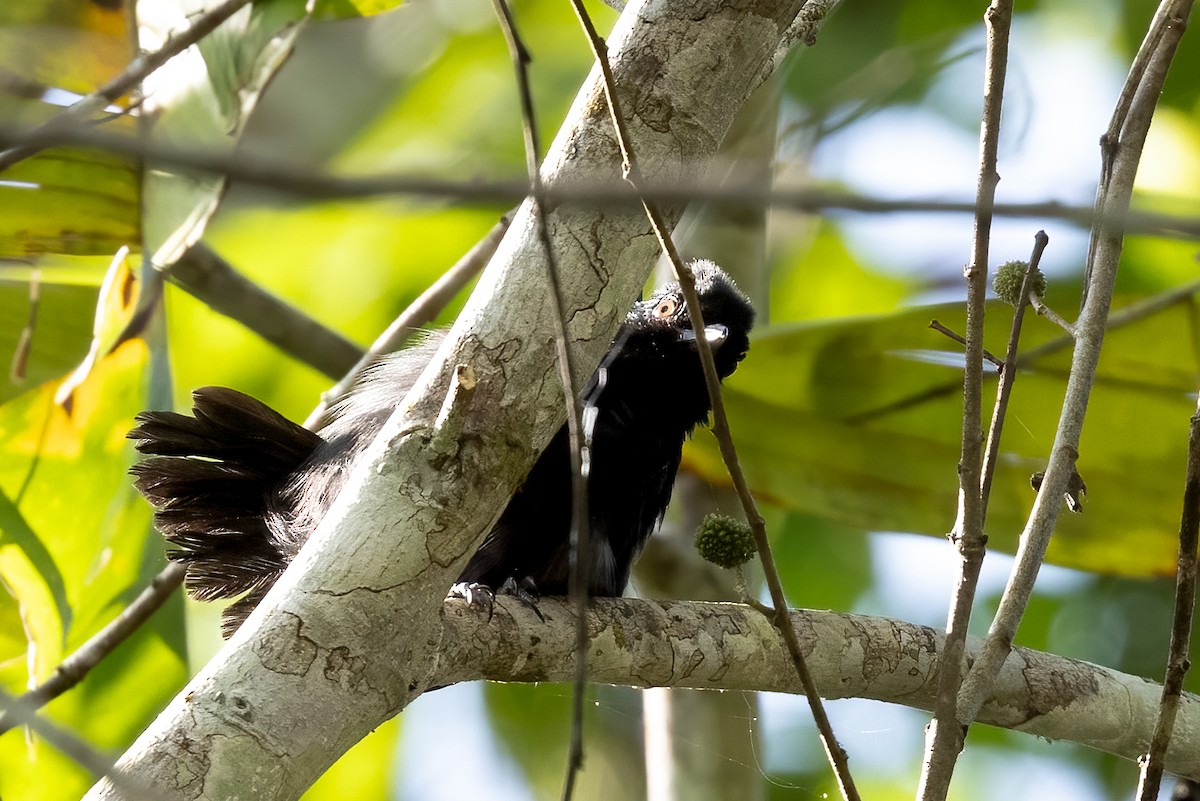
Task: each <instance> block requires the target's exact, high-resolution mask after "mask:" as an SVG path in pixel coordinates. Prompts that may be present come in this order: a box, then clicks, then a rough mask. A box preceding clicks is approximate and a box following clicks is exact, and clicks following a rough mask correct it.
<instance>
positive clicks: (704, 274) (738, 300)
mask: <svg viewBox="0 0 1200 801" xmlns="http://www.w3.org/2000/svg"><path fill="white" fill-rule="evenodd" d="M689 269H690V270H691V271H692V275H693V276H695V279H696V294H697V295H698V296H699V297H700V312H701V314H702V315H703V316H704V329H703V330H702V331H698V330H696V328H695V326H693V324H692V319H691V316H690V315H689V314H688V308H687V303H686V302H684V298H683V292H682V290H680V288H679V284H678V283H677V282H674V281H673V282H671V283H669V284H667V285H665V286H663V287H661V288H660V289H658V290H657V291H656V292H655V293H654V294H653V295H651V296H650V297H649V298H647V299H646V300H643V301H639V302H638V303H636V304H634V307H633V308H632V309H631V310H630V311H629V315H628V317H626V318H625V327H624V333H625V334H626V335H627V336H628V337H629V339H628V340H627V342H626V344H625V347H626V348H631V349H633V350H635V351H638V352H639V355H641V356H642V357H651V358H660V359H671V360H675V359H679V358H680V357H682V358H683V359H684V360H686V362H685V363H684V364H683V365H682V366H683V367H684V368H685V369H689V371H690V369H691V368H692V367H693V366H695V367H696V368H697V369H698V365H699V361H698V360H697V359H696V356H695V353H696V339H697V338H698V337H700V336H703V337H704V338H705V339H706V340H708V344H709V347H710V348H711V349H712V354H713V361H714V362H715V363H716V368H717V374H718V375H719V376H720V377H721V378H725V377H726V376H728V375H729V374H730V373H732V372H733V371H734V369H736V368H737V364H738V362H740V361H741V360H742V359H743V358H744V357H745V355H746V350H747V349H748V348H749V347H750V328H751V326H753V324H754V308H753V307H752V306H751V305H750V301H749V300H747V298H746V296H745V295H743V294H742V293H741V291H740V290H739V289H738V288H737V285H736V284H734V282H733V279H732V278H730V277H729V276H728V275H727V274H726V273H725V271H724V270H722V269H721V268H720V267H718V266H717V265H716V264H714V263H713V262H711V261H706V260H703V259H701V260H697V261H694V262H692V263H691V264H690V265H689Z"/></svg>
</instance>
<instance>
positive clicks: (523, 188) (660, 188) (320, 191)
mask: <svg viewBox="0 0 1200 801" xmlns="http://www.w3.org/2000/svg"><path fill="white" fill-rule="evenodd" d="M26 143H37V144H38V146H39V147H42V148H44V147H50V146H52V145H76V146H79V147H89V148H94V149H97V150H103V151H105V152H108V153H113V154H116V155H125V156H132V157H137V158H146V159H149V160H153V161H156V162H159V163H162V164H163V165H165V166H169V167H173V168H175V169H178V170H191V171H195V172H204V173H217V174H220V175H224V176H226V177H228V178H230V179H231V180H234V181H237V182H239V183H242V184H246V185H252V186H260V187H264V188H268V189H272V190H275V191H279V192H286V193H289V194H292V195H295V196H299V197H317V198H323V199H329V198H362V197H376V196H379V195H409V196H412V197H421V198H430V199H436V200H447V199H448V200H460V201H464V202H473V203H480V204H484V203H487V204H490V203H496V202H502V203H509V204H512V203H517V202H519V201H521V200H522V199H523V198H525V197H527V196H528V195H529V194H530V187H529V183H528V182H527V181H503V180H498V181H488V182H484V181H454V180H441V179H435V178H426V177H414V176H404V175H391V176H374V177H351V176H337V175H330V174H329V173H323V172H316V171H314V170H313V169H312V166H311V165H307V164H304V165H302V164H294V163H292V162H289V161H286V160H281V159H275V158H270V157H268V156H264V155H261V154H260V155H256V156H250V155H247V154H245V153H240V152H234V153H228V152H217V151H211V150H202V149H199V148H196V147H184V146H180V145H175V144H171V143H168V142H160V141H156V140H149V141H144V142H143V141H139V140H137V139H135V138H133V137H131V136H125V135H120V134H113V133H110V132H107V131H100V130H92V129H70V130H65V131H61V132H59V131H52V132H47V133H39V132H31V131H30V130H28V129H24V128H14V127H11V126H4V125H0V144H8V145H20V144H26ZM643 192H644V193H645V194H644V196H645V197H646V199H647V200H651V201H654V202H657V203H664V204H678V203H687V202H692V201H701V202H704V201H712V202H724V203H730V204H744V205H747V206H755V207H763V206H773V207H779V208H789V209H796V210H799V211H846V212H856V213H863V214H895V213H906V212H923V213H930V214H974V213H975V203H974V201H948V200H934V199H925V200H888V199H881V198H872V197H864V196H862V195H855V194H851V193H848V192H841V191H831V190H824V189H779V188H773V189H764V188H763V187H762V186H761V185H760V184H758V183H753V182H751V183H747V184H738V183H737V182H729V183H727V184H724V185H722V186H713V185H711V184H710V183H709V182H706V181H703V180H695V181H690V182H689V181H679V182H674V183H670V184H646V185H644V186H643ZM544 199H545V201H546V202H547V203H549V204H552V205H555V204H560V203H590V204H619V203H638V202H639V200H638V197H637V194H636V193H635V192H633V191H632V189H630V187H629V185H628V184H627V183H625V182H623V181H614V182H612V183H611V184H603V183H598V182H596V181H588V182H587V183H575V184H572V183H570V182H566V181H560V182H555V184H554V185H553V186H547V187H545V189H544ZM992 213H993V215H994V216H998V217H1019V218H1033V219H1038V220H1047V219H1056V220H1065V221H1068V222H1071V223H1073V224H1076V225H1079V226H1081V227H1088V226H1091V225H1093V224H1096V223H1097V222H1098V221H1101V220H1104V221H1108V222H1110V223H1112V224H1113V225H1119V226H1121V227H1122V228H1123V229H1124V230H1125V231H1127V232H1129V233H1144V234H1154V235H1156V236H1163V237H1171V238H1178V239H1188V240H1192V239H1200V217H1195V216H1179V215H1171V214H1158V213H1154V212H1148V211H1130V210H1129V209H1112V208H1106V209H1105V211H1104V212H1103V215H1102V216H1098V214H1097V211H1096V209H1095V208H1093V207H1091V206H1086V207H1085V206H1072V205H1068V204H1065V203H1057V202H1053V201H1052V202H1048V203H998V204H996V205H995V206H994V207H993V209H992Z"/></svg>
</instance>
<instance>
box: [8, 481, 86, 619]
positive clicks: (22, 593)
mask: <svg viewBox="0 0 1200 801" xmlns="http://www.w3.org/2000/svg"><path fill="white" fill-rule="evenodd" d="M6 547H15V548H16V549H17V550H18V551H20V552H21V554H22V555H23V556H24V557H25V558H26V559H27V560H28V561H29V564H30V566H31V567H33V569H34V570H35V571H36V573H37V577H38V578H39V579H40V580H41V583H42V585H43V586H42V587H41V588H33V587H30V586H28V583H27V581H28V579H27V578H24V577H20V576H21V574H22V573H24V572H25V571H22V570H20V568H18V567H17V566H16V565H10V566H9V567H8V568H7V569H4V570H3V572H4V574H5V575H6V576H8V577H9V580H10V582H12V583H13V586H12V590H13V594H14V595H16V596H17V597H18V598H37V597H38V596H41V595H42V594H43V592H45V593H49V595H50V596H51V598H52V599H53V602H54V609H55V611H57V613H58V627H59V629H60V631H66V630H67V629H68V628H70V626H71V606H70V604H69V603H68V602H67V591H66V587H65V586H64V585H63V578H62V574H61V573H59V572H58V565H56V564H54V557H52V556H51V555H50V552H49V551H48V550H46V546H45V545H44V544H43V543H42V541H41V540H40V539H38V535H37V533H36V532H35V531H34V530H33V529H32V528H30V527H29V523H27V522H26V521H25V517H24V516H23V515H22V514H21V510H20V509H19V508H17V505H16V504H15V503H13V502H12V499H10V498H9V497H8V495H7V494H6V493H4V492H3V491H0V550H3V549H5V548H6ZM5 561H6V562H8V559H7V558H5ZM16 582H20V585H19V586H17V585H16ZM39 600H40V598H39ZM43 611H48V610H43ZM30 614H35V612H33V611H31V612H30ZM42 628H43V629H45V628H48V627H42Z"/></svg>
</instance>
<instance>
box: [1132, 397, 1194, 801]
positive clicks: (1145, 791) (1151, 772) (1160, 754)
mask: <svg viewBox="0 0 1200 801" xmlns="http://www.w3.org/2000/svg"><path fill="white" fill-rule="evenodd" d="M1198 541H1200V408H1197V411H1196V413H1195V414H1193V415H1192V425H1191V434H1190V436H1189V437H1188V459H1187V476H1186V478H1185V479H1184V484H1183V514H1182V517H1181V519H1180V521H1179V557H1178V559H1177V560H1176V563H1175V565H1176V566H1175V613H1174V617H1173V619H1172V624H1171V645H1170V649H1169V651H1168V653H1167V670H1166V675H1165V676H1164V677H1163V688H1162V701H1161V702H1160V704H1159V710H1158V720H1157V722H1156V723H1155V724H1154V736H1153V737H1152V738H1151V740H1150V750H1149V752H1148V753H1147V754H1146V756H1145V757H1144V758H1143V759H1142V761H1141V764H1142V771H1141V777H1140V778H1139V780H1138V795H1137V797H1138V801H1154V799H1156V798H1158V788H1159V785H1160V784H1161V783H1162V775H1163V762H1164V758H1165V757H1166V753H1167V745H1168V744H1169V743H1170V741H1171V734H1172V733H1173V732H1174V730H1175V718H1176V716H1177V715H1178V714H1179V704H1180V695H1181V693H1182V691H1183V677H1184V676H1185V675H1186V674H1187V671H1188V651H1189V650H1190V646H1191V634H1192V618H1193V616H1194V615H1195V611H1196V548H1197V542H1198Z"/></svg>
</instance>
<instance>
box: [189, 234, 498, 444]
mask: <svg viewBox="0 0 1200 801" xmlns="http://www.w3.org/2000/svg"><path fill="white" fill-rule="evenodd" d="M512 215H513V212H511V211H510V212H508V213H506V214H505V215H504V216H503V217H501V218H500V220H499V222H497V223H496V224H495V225H493V226H492V229H491V230H490V231H488V232H487V234H485V235H484V237H483V239H481V240H479V241H478V242H476V243H475V245H474V246H473V247H472V248H471V249H470V250H468V251H467V252H466V253H464V254H463V257H462V258H461V259H459V260H458V261H457V262H455V263H454V265H453V266H452V267H451V268H450V269H449V270H447V271H446V272H444V273H442V275H441V276H439V277H438V279H437V280H436V281H434V282H433V283H432V284H430V285H429V288H428V289H426V290H425V291H424V292H422V293H421V294H420V295H419V296H418V297H417V299H416V300H414V301H413V302H412V303H410V304H409V305H408V306H407V307H406V308H405V309H404V311H402V312H401V313H400V316H399V317H397V318H396V319H395V320H393V321H392V323H391V325H389V326H388V327H387V328H386V329H385V330H384V332H383V333H382V334H380V335H379V336H378V337H376V338H375V341H374V342H372V343H371V347H369V348H367V350H366V352H365V353H363V355H362V356H361V357H359V359H358V362H357V363H356V364H355V365H354V367H352V368H351V369H350V371H349V372H347V373H346V374H345V375H344V376H342V378H341V379H340V380H339V381H338V382H337V383H336V384H334V385H333V386H332V387H331V388H330V389H329V390H328V391H326V392H324V393H322V395H321V402H320V403H318V404H317V407H316V408H315V409H313V410H312V412H311V413H310V414H309V415H308V419H306V420H305V421H304V426H305V428H308V429H312V430H316V429H317V428H319V427H320V426H321V424H322V422H323V421H324V419H325V413H326V412H327V411H328V410H329V407H330V406H332V405H333V404H334V403H335V402H337V401H338V400H340V399H341V398H343V397H344V396H345V395H346V393H347V392H349V391H350V388H351V387H352V386H354V383H355V382H356V381H357V380H358V377H359V376H360V375H361V374H362V371H363V370H365V369H366V367H367V365H369V364H371V362H373V361H375V360H376V359H378V358H379V357H380V356H382V355H383V354H385V353H391V352H392V351H394V350H397V349H399V347H400V346H401V345H402V344H404V341H405V340H406V339H407V338H408V337H409V336H410V335H411V334H412V332H413V331H414V330H416V329H418V328H420V327H421V326H423V325H426V324H427V323H429V322H430V321H431V320H433V319H434V318H435V317H437V316H438V314H439V313H440V312H441V310H442V309H444V308H446V304H447V303H449V302H450V301H451V300H452V299H453V298H454V296H455V295H457V294H458V293H459V291H460V290H462V288H463V287H464V286H466V285H467V282H468V281H470V280H471V279H472V278H473V277H474V276H475V275H476V274H478V273H479V271H480V270H482V269H483V267H484V265H485V264H487V263H488V260H489V259H491V258H492V254H493V253H495V252H496V247H497V246H498V245H499V244H500V240H501V239H503V238H504V234H505V232H507V231H508V226H509V224H510V223H511V222H512ZM177 267H178V265H177V266H176V268H177Z"/></svg>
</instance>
